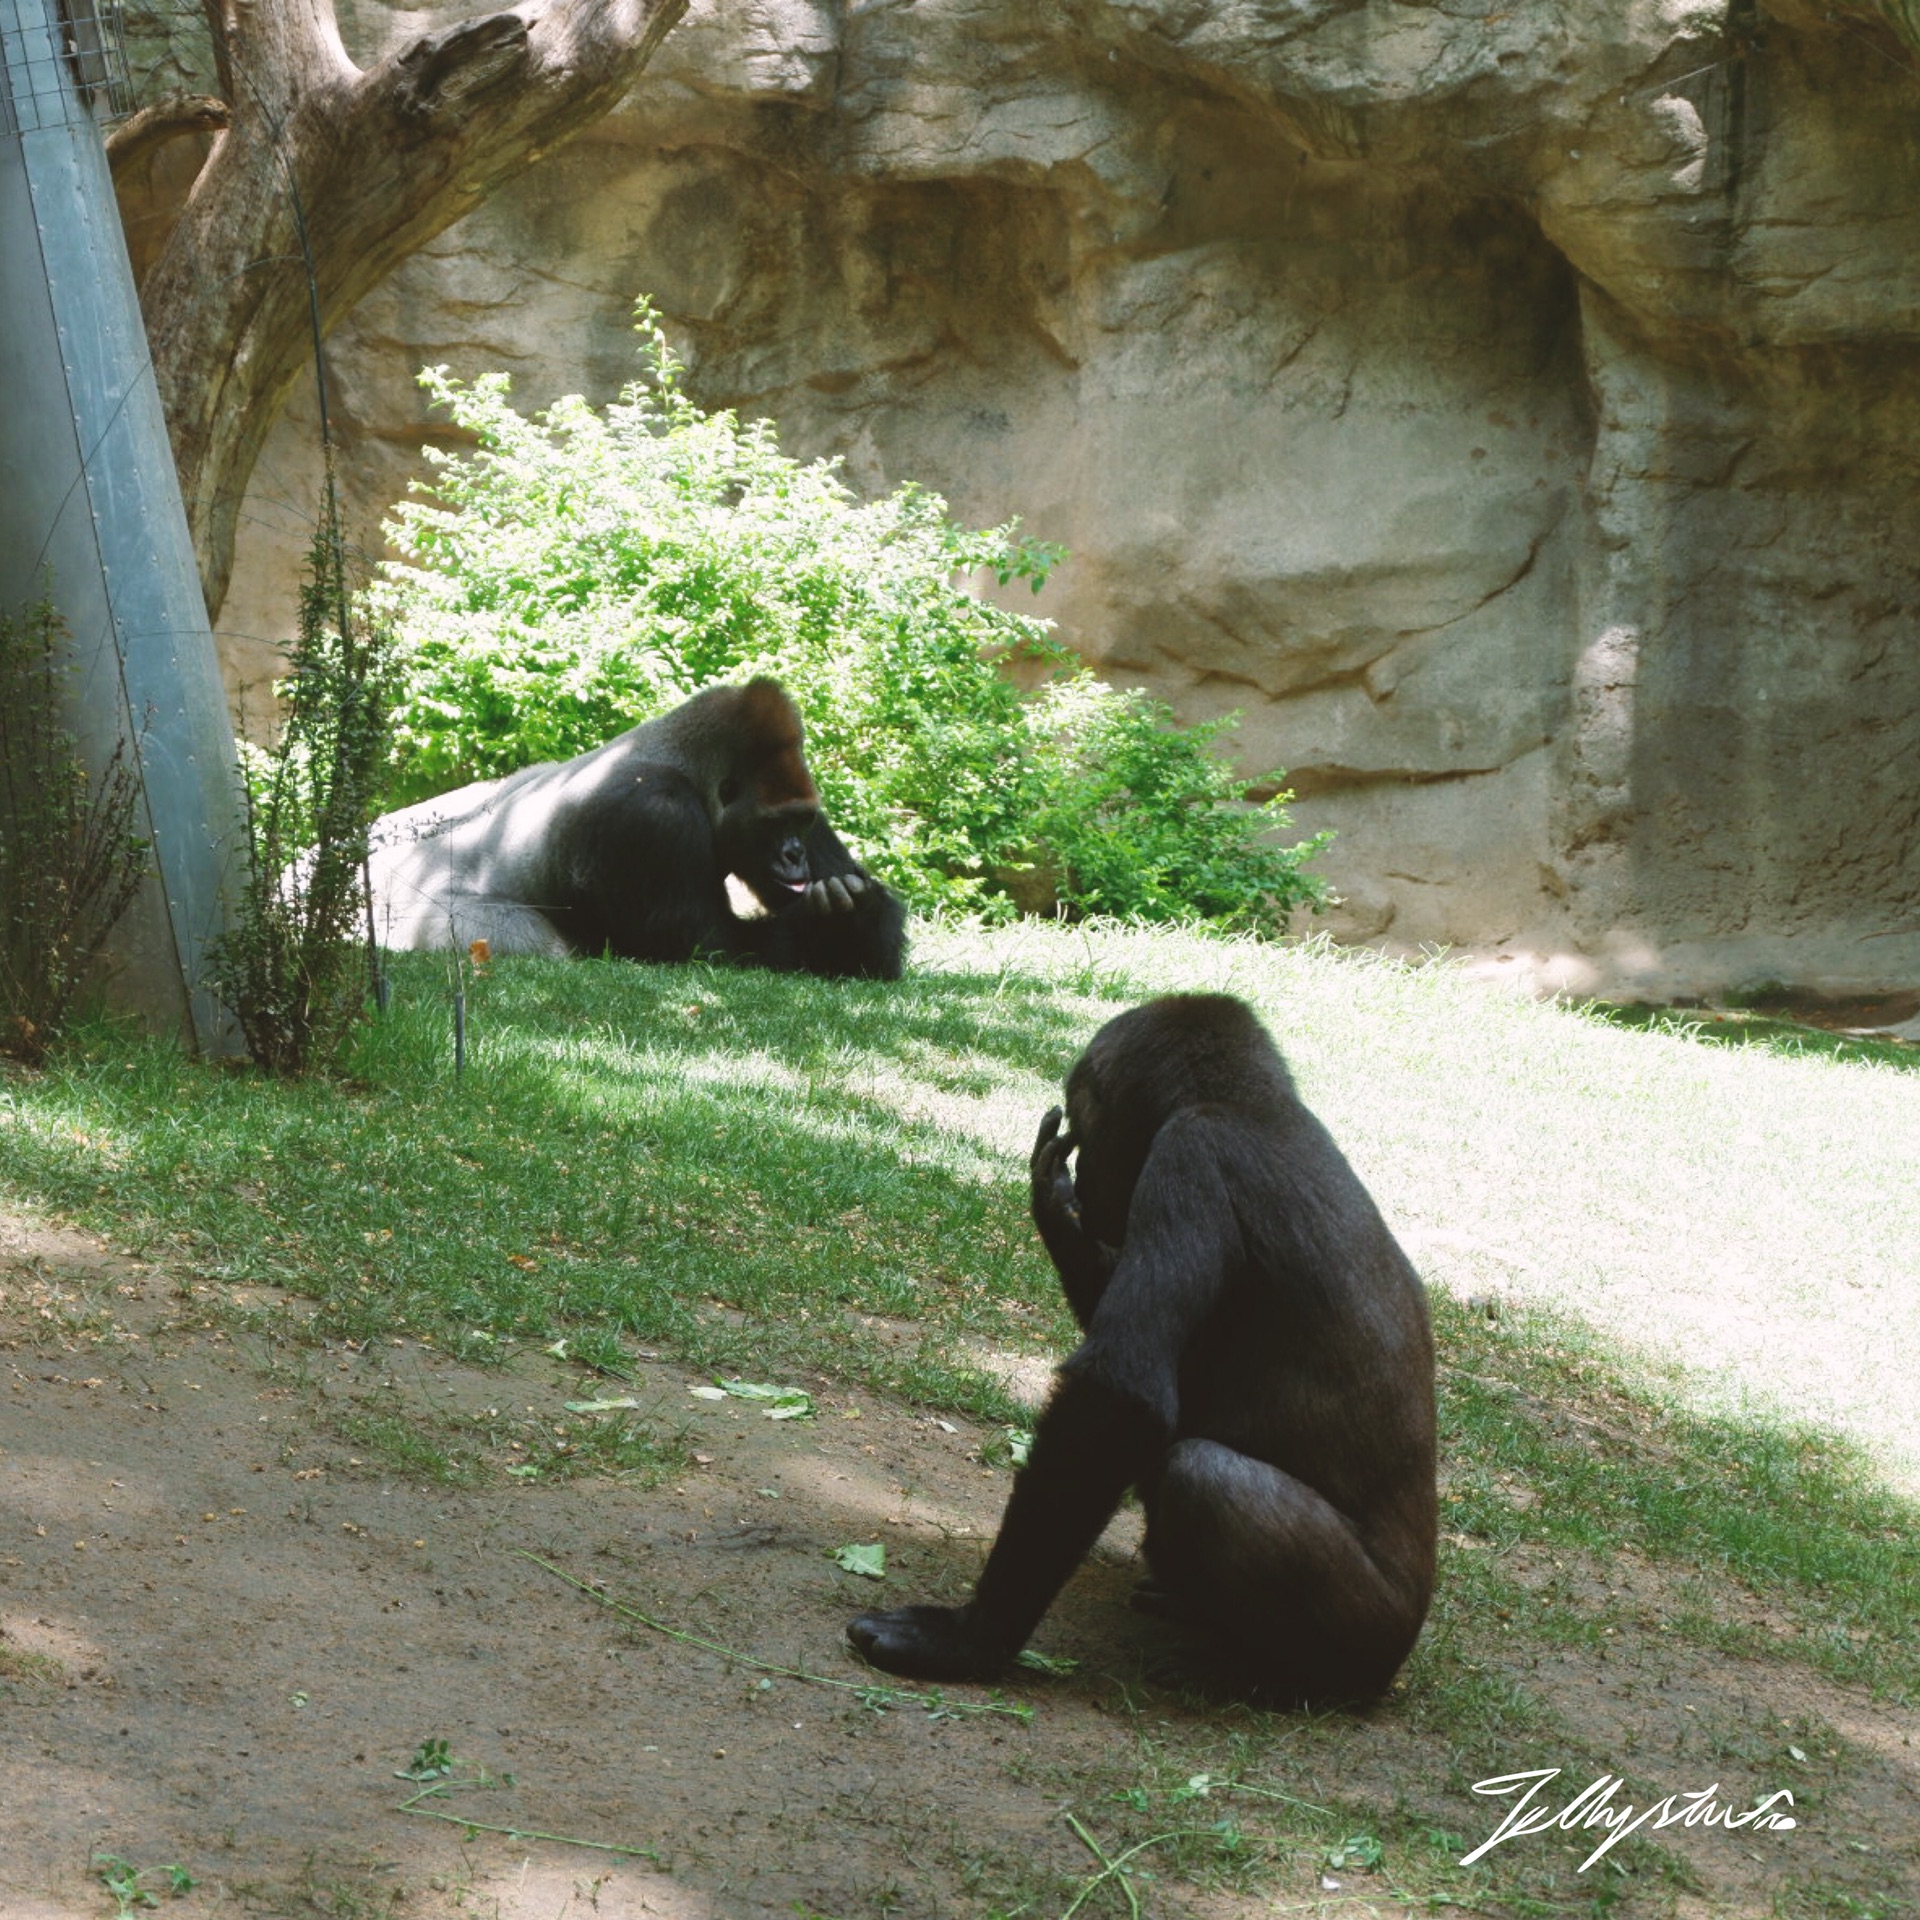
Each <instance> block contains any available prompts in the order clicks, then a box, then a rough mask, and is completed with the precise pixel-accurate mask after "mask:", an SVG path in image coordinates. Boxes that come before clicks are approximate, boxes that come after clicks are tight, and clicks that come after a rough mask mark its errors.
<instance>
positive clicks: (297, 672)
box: [212, 481, 393, 1078]
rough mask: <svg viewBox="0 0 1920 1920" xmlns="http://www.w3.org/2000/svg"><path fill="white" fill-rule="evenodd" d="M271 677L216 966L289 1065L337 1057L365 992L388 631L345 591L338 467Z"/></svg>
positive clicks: (291, 1072) (228, 998)
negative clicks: (272, 702) (267, 714)
mask: <svg viewBox="0 0 1920 1920" xmlns="http://www.w3.org/2000/svg"><path fill="white" fill-rule="evenodd" d="M275 691H276V693H277V694H278V696H279V700H280V710H281V725H280V731H279V734H278V737H277V738H276V739H275V741H274V743H273V745H272V746H270V747H266V748H254V749H250V750H248V752H247V753H246V754H245V756H244V768H245V772H246V778H247V789H246V799H247V829H248V854H249V858H248V864H247V872H246V877H245V879H244V881H243V882H242V885H241V889H240V899H239V910H238V912H237V914H236V916H235V924H234V926H233V927H232V929H231V930H230V931H229V932H227V933H225V934H223V935H221V937H220V938H219V940H218V941H216V942H215V944H214V948H213V954H212V978H213V984H214V990H215V991H216V992H217V993H218V994H219V996H220V998H221V999H222V1000H223V1001H224V1002H225V1003H226V1005H227V1006H228V1007H229V1008H230V1009H231V1010H232V1012H233V1016H234V1018H235V1019H236V1020H238V1021H239V1023H240V1030H241V1032H242V1033H243V1034H245V1036H246V1041H247V1051H248V1053H249V1054H251V1055H252V1057H253V1061H254V1064H255V1065H256V1066H258V1067H261V1068H262V1069H264V1070H265V1071H266V1072H268V1073H273V1074H278V1075H280V1076H282V1077H285V1078H291V1077H293V1076H295V1075H298V1074H303V1073H308V1072H311V1071H313V1070H315V1069H316V1068H324V1067H326V1066H328V1065H330V1064H331V1063H332V1061H333V1060H334V1059H335V1057H336V1056H337V1055H338V1054H339V1052H340V1049H341V1047H342V1046H343V1045H344V1044H345V1042H346V1039H347V1037H348V1035H349V1034H350V1033H351V1032H352V1031H353V1028H354V1027H355V1026H356V1025H357V1024H358V1022H359V1019H360V1016H361V1009H362V1007H363V1005H364V1003H365V997H366V988H367V985H368V953H369V946H368V945H367V944H363V942H370V939H371V936H370V933H369V932H368V927H367V895H366V884H365V873H366V859H367V828H368V826H369V824H370V823H371V821H372V819H373V813H374V807H375V794H376V792H377V790H378V783H379V779H380V774H381V771H382V766H383V763H384V761H385V759H386V756H387V740H388V730H387V729H388V708H389V703H390V701H391V699H392V695H393V642H392V637H391V635H390V633H389V632H388V630H387V629H386V628H385V626H384V625H382V624H381V622H380V621H379V620H378V619H377V618H373V617H370V616H369V613H368V611H367V608H366V605H365V602H364V598H363V597H360V596H356V595H355V594H354V593H353V592H352V591H351V581H350V579H349V570H348V565H347V558H346V553H345V549H344V548H343V546H342V544H341V540H340V529H339V519H338V515H337V512H336V509H335V507H334V503H333V492H332V485H331V481H329V484H328V490H327V504H326V510H325V512H324V514H323V516H322V519H321V524H320V526H319V528H318V530H317V531H316V533H315V535H314V541H313V545H312V547H311V548H310V549H309V550H308V554H307V568H306V572H305V574H304V576H303V577H302V580H301V583H300V625H299V636H298V638H297V639H296V640H295V642H294V644H293V648H292V650H291V653H290V654H289V657H288V661H287V677H286V678H285V679H284V680H283V681H281V682H280V684H279V686H278V687H277V688H276V689H275Z"/></svg>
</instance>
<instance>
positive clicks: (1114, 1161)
mask: <svg viewBox="0 0 1920 1920" xmlns="http://www.w3.org/2000/svg"><path fill="white" fill-rule="evenodd" d="M1111 1121H1112V1115H1110V1114H1109V1113H1108V1112H1107V1110H1106V1108H1105V1104H1104V1103H1103V1102H1102V1101H1101V1100H1100V1098H1099V1097H1098V1095H1097V1094H1096V1093H1095V1091H1094V1089H1093V1086H1092V1084H1091V1081H1090V1079H1083V1078H1081V1077H1080V1076H1078V1075H1075V1076H1074V1077H1073V1078H1071V1079H1069V1081H1068V1083H1067V1131H1068V1136H1069V1138H1070V1140H1071V1141H1072V1144H1073V1148H1074V1157H1073V1197H1074V1199H1075V1200H1076V1201H1077V1202H1078V1203H1079V1207H1080V1221H1081V1225H1082V1226H1083V1228H1084V1229H1085V1230H1086V1231H1087V1232H1088V1233H1090V1234H1091V1235H1092V1236H1093V1237H1094V1239H1096V1240H1098V1241H1099V1242H1100V1244H1101V1245H1102V1246H1107V1247H1117V1246H1119V1245H1120V1243H1121V1242H1122V1241H1123V1240H1124V1239H1125V1238H1126V1235H1127V1212H1128V1209H1129V1208H1130V1207H1131V1206H1132V1205H1133V1190H1134V1188H1135V1187H1136V1186H1137V1185H1138V1184H1139V1182H1140V1168H1141V1165H1142V1162H1143V1161H1144V1160H1145V1157H1146V1156H1145V1153H1144V1151H1143V1150H1137V1149H1136V1148H1135V1146H1134V1144H1133V1143H1132V1142H1131V1141H1130V1140H1129V1138H1128V1137H1127V1134H1126V1131H1125V1130H1124V1129H1121V1128H1118V1127H1115V1126H1113V1125H1112V1124H1111Z"/></svg>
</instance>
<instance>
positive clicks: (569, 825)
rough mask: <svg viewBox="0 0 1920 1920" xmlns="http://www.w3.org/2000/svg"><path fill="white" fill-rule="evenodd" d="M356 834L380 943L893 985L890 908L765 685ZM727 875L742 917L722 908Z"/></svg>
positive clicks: (778, 694)
mask: <svg viewBox="0 0 1920 1920" xmlns="http://www.w3.org/2000/svg"><path fill="white" fill-rule="evenodd" d="M372 841H373V844H372V852H371V855H370V858H369V875H370V878H371V882H372V889H373V912H374V927H375V931H376V933H377V934H378V937H379V938H380V940H381V943H382V944H383V945H386V946H390V947H414V948H447V947H451V948H459V947H464V946H466V945H467V943H468V942H469V941H472V940H477V939H484V940H486V941H487V942H488V943H489V944H490V945H491V946H492V948H493V950H494V951H495V952H496V953H545V954H555V955H565V954H600V953H610V954H616V955H618V956H620V957H621V958H623V959H627V960H659V961H680V960H688V959H691V958H692V957H693V955H694V954H696V953H702V952H704V953H714V954H724V955H727V956H730V957H732V958H734V959H740V960H750V961H755V962H757V963H758V964H760V965H761V966H766V967H774V968H778V969H780V970H782V971H786V972H800V971H804V972H807V973H820V974H828V975H834V976H844V975H865V976H867V977H869V978H872V979H878V980H897V979H898V978H899V977H900V969H901V962H902V958H903V955H904V953H905V950H906V913H905V910H904V909H903V908H902V906H901V905H900V902H899V901H898V900H896V899H895V898H894V896H893V895H892V894H891V893H889V892H888V891H887V890H886V888H885V887H883V886H881V884H880V883H879V882H878V881H877V880H874V879H872V878H870V877H869V876H868V875H867V874H866V873H864V872H863V871H862V870H861V868H860V865H859V863H858V862H857V861H856V860H855V859H854V857H853V855H852V854H850V853H849V852H848V851H847V849H846V848H845V846H843V845H842V844H841V841H840V838H839V836H838V835H837V834H835V832H834V831H833V829H832V828H831V827H830V826H828V824H827V821H826V817H825V815H824V814H822V813H821V811H820V796H819V794H818V793H817V792H816V791H815V790H814V785H813V776H812V775H811V774H810V773H808V771H807V763H806V760H805V758H804V757H803V756H802V754H801V751H800V716H799V714H798V713H796V712H795V711H794V705H793V702H792V701H791V700H790V699H789V698H788V697H787V694H786V691H785V689H784V688H783V687H781V686H780V685H779V683H778V682H777V681H773V680H765V679H762V680H755V681H752V682H750V683H749V684H748V685H746V686H744V687H708V688H707V689H705V691H703V692H701V693H696V694H695V695H694V696H693V698H692V699H691V700H689V701H687V702H686V703H685V704H684V705H682V706H678V707H675V708H674V709H673V711H672V712H671V713H665V714H662V715H661V716H660V717H659V718H658V719H655V720H649V721H647V722H646V723H645V724H644V725H641V726H637V727H634V728H631V729H630V730H629V731H627V732H626V733H623V734H621V735H619V736H618V737H617V738H616V739H613V740H609V741H608V742H607V743H606V745H605V746H603V747H595V748H593V749H592V750H591V751H590V752H587V753H583V754H579V755H577V756H576V757H575V758H574V759H572V760H561V761H553V762H547V763H545V764H543V765H540V766H536V767H525V768H523V769H522V770H521V771H520V772H518V773H514V774H509V775H508V776H507V777H506V778H505V779H503V780H487V781H482V782H481V783H479V784H478V785H476V786H471V787H461V788H460V789H458V790H457V791H456V792H453V793H445V794H442V795H440V797H439V798H438V799H435V800H425V801H422V802H421V803H420V804H419V805H418V806H414V807H406V808H404V809H402V810H401V811H400V812H398V813H390V814H387V815H386V816H385V817H384V818H383V819H380V820H377V821H375V822H374V827H373V836H372ZM729 876H731V877H733V878H734V879H737V880H738V881H739V882H741V883H742V884H743V885H744V886H745V888H746V889H747V890H748V892H749V893H750V894H751V895H752V899H753V903H755V904H757V906H758V908H759V911H758V912H751V911H750V912H748V913H744V914H743V913H736V912H735V911H734V908H733V905H732V903H731V902H730V900H729V898H728V887H727V882H728V878H729Z"/></svg>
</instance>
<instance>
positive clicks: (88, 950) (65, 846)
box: [0, 598, 150, 1066]
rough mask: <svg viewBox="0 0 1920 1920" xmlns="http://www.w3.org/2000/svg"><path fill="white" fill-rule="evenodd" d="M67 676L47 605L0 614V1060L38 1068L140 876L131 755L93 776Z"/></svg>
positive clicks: (67, 653) (58, 631)
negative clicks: (72, 716)
mask: <svg viewBox="0 0 1920 1920" xmlns="http://www.w3.org/2000/svg"><path fill="white" fill-rule="evenodd" d="M72 671H73V661H72V655H71V649H70V646H69V643H68V633H67V624H66V621H65V620H64V619H63V618H62V617H61V614H60V611H59V609H58V608H57V607H56V606H55V605H54V604H53V601H52V600H51V598H43V599H41V600H40V601H38V602H36V603H35V604H34V605H32V606H29V607H26V608H24V609H23V610H22V611H21V612H20V613H19V614H17V615H15V614H11V613H0V1054H10V1055H12V1056H13V1057H14V1058H15V1059H18V1060H24V1061H25V1062H26V1063H27V1064H28V1065H29V1066H38V1065H39V1064H40V1063H41V1062H42V1061H43V1060H44V1059H45V1058H46V1055H47V1049H48V1048H49V1047H50V1046H52V1044H53V1043H54V1041H55V1040H57V1039H58V1038H59V1037H60V1034H61V1033H62V1031H63V1030H64V1029H65V1027H66V1024H67V1019H68V1015H69V1014H70V1012H71V1011H72V1008H73V1003H74V999H75V997H76V995H77V994H78V993H79V991H80V986H81V983H82V981H84V980H85V978H86V976H87V973H88V971H89V969H90V968H91V967H92V966H93V963H94V961H95V960H96V959H98V958H99V956H100V953H101V950H102V949H103V948H104V947H105V945H106V943H107V936H108V935H109V934H110V933H112V931H113V929H114V927H115V926H116V925H117V924H118V922H119V919H120V916H121V915H122V914H123V913H125V912H126V910H127V908H128V907H129V906H131V905H132V904H133V896H134V895H135V894H136V893H137V892H138V891H139V889H140V882H141V880H142V879H143V878H144V877H145V875H146V871H147V855H148V853H149V851H150V849H149V847H148V844H147V842H146V841H145V840H144V839H142V838H141V837H140V835H139V834H138V833H137V832H136V831H135V829H136V827H137V826H138V824H139V820H140V799H141V795H140V776H139V772H138V764H137V763H138V756H137V754H136V753H134V752H131V751H129V747H128V742H127V741H126V740H124V739H122V740H120V741H118V742H116V743H115V745H114V748H113V751H112V752H111V753H109V754H108V755H107V757H106V763H105V765H104V766H102V767H101V768H100V769H99V770H98V772H97V773H96V774H93V775H89V773H88V771H87V769H86V767H85V765H84V764H83V763H82V761H81V758H80V751H79V746H78V744H77V742H76V741H75V740H74V737H73V735H72V734H71V733H70V732H69V731H68V730H67V726H66V721H65V709H66V706H67V702H68V700H69V699H70V697H71V688H70V686H69V684H68V681H69V676H70V675H71V673H72Z"/></svg>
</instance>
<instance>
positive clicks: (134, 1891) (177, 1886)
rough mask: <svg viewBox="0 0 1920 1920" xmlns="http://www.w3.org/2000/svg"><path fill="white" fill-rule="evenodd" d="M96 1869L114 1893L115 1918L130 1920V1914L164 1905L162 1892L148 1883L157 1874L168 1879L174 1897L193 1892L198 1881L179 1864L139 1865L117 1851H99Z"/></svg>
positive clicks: (169, 1892)
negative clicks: (160, 1865)
mask: <svg viewBox="0 0 1920 1920" xmlns="http://www.w3.org/2000/svg"><path fill="white" fill-rule="evenodd" d="M93 1870H94V1872H95V1873H97V1874H98V1875H99V1876H100V1884H101V1885H102V1886H103V1887H105V1888H106V1890H107V1892H108V1893H109V1894H111V1895H112V1896H113V1905H114V1914H115V1920H126V1916H127V1915H129V1914H134V1913H138V1912H140V1911H141V1909H142V1908H145V1907H157V1906H158V1905H159V1904H160V1897H159V1895H158V1894H156V1893H155V1892H154V1891H153V1889H152V1888H151V1887H150V1886H149V1885H147V1884H146V1883H147V1882H148V1881H149V1880H150V1879H151V1878H152V1877H153V1876H154V1875H156V1874H158V1875H160V1876H161V1877H162V1878H163V1879H164V1881H165V1883H166V1892H167V1896H168V1898H169V1899H173V1900H178V1899H179V1898H180V1897H181V1896H182V1895H183V1894H187V1893H190V1892H192V1890H193V1888H194V1886H195V1885H196V1884H197V1883H196V1882H195V1880H194V1877H193V1875H192V1874H190V1873H189V1872H188V1871H187V1870H186V1868H185V1867H183V1866H180V1865H179V1864H178V1863H175V1864H174V1865H172V1866H165V1867H136V1866H135V1865H134V1864H133V1862H132V1861H131V1860H128V1859H125V1858H123V1857H122V1856H121V1855H120V1854H117V1853H96V1854H95V1855H94V1856H93Z"/></svg>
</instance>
